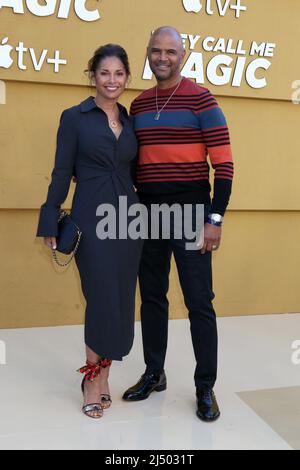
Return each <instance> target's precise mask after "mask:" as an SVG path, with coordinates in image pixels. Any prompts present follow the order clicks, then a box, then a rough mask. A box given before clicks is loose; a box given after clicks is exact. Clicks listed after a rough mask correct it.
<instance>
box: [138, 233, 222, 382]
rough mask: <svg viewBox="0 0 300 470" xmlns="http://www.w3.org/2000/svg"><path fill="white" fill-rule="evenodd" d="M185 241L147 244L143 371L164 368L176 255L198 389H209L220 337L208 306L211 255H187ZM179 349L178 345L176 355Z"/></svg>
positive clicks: (142, 284)
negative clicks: (168, 295)
mask: <svg viewBox="0 0 300 470" xmlns="http://www.w3.org/2000/svg"><path fill="white" fill-rule="evenodd" d="M185 243H186V240H185V239H184V238H183V239H181V240H176V239H172V238H171V239H170V240H162V239H160V240H151V239H148V240H145V243H144V249H143V254H142V260H141V266H140V275H139V283H140V290H141V298H142V307H141V320H142V334H143V347H144V359H145V363H146V372H147V373H153V374H160V373H161V371H162V370H163V369H164V363H165V356H166V350H167V341H168V307H169V303H168V299H167V292H168V289H169V273H170V261H171V256H172V253H173V254H174V257H175V261H176V265H177V269H178V274H179V280H180V285H181V289H182V292H183V295H184V300H185V305H186V307H187V309H188V311H189V319H190V325H191V335H192V342H193V348H194V353H195V358H196V362H197V366H196V370H195V376H194V378H195V385H196V387H201V386H207V387H213V386H214V384H215V381H216V376H217V349H218V334H217V323H216V314H215V311H214V308H213V305H212V300H213V298H214V293H213V291H212V270H211V252H207V253H205V254H203V255H202V254H201V253H200V250H197V251H196V250H195V251H194V250H193V251H187V250H186V247H185ZM179 354H181V352H180V345H178V355H179Z"/></svg>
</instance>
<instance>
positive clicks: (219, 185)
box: [130, 78, 233, 215]
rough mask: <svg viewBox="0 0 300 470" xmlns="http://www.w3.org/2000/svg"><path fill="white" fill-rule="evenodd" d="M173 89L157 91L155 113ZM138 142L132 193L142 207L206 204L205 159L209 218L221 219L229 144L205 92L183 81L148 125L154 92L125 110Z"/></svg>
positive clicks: (227, 190) (219, 114) (226, 196)
mask: <svg viewBox="0 0 300 470" xmlns="http://www.w3.org/2000/svg"><path fill="white" fill-rule="evenodd" d="M175 88H176V87H174V88H171V89H168V90H158V109H161V108H162V106H163V105H164V104H165V103H166V101H167V100H168V97H169V96H170V95H171V94H172V92H173V91H174V90H175ZM130 112H131V115H132V116H133V117H134V128H135V132H136V135H137V138H138V142H139V158H138V165H137V189H138V193H139V195H140V198H141V201H142V202H145V203H147V202H148V203H164V202H167V203H175V202H179V203H200V204H201V203H209V202H210V192H211V187H210V183H209V168H210V167H209V164H208V161H207V157H208V156H209V159H210V162H211V164H212V167H213V169H214V170H215V174H214V196H213V200H212V208H211V212H213V213H218V214H221V215H223V214H224V213H225V210H226V207H227V205H228V202H229V197H230V194H231V186H232V178H233V161H232V153H231V147H230V138H229V132H228V127H227V124H226V120H225V117H224V115H223V113H222V111H221V109H220V108H219V106H218V104H217V102H216V100H215V98H214V97H213V96H212V94H211V93H210V92H209V90H207V89H206V88H203V87H200V86H199V85H196V84H195V83H193V82H192V81H191V80H189V79H187V78H183V79H182V82H181V84H180V86H179V88H178V90H177V91H176V93H175V95H174V96H173V97H172V98H171V100H170V101H169V103H168V104H167V105H166V107H165V108H164V110H163V111H162V113H161V116H160V119H159V120H158V121H156V120H155V119H154V117H155V115H156V113H157V109H156V87H154V88H151V89H150V90H147V91H145V92H143V93H142V94H141V95H140V96H138V97H137V98H136V99H135V100H134V101H133V103H132V105H131V111H130Z"/></svg>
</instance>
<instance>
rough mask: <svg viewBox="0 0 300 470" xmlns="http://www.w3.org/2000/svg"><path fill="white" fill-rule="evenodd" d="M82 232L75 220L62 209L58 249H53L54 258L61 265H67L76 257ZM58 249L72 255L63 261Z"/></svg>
mask: <svg viewBox="0 0 300 470" xmlns="http://www.w3.org/2000/svg"><path fill="white" fill-rule="evenodd" d="M81 235H82V232H81V230H80V228H79V227H78V226H77V225H76V224H75V222H74V220H72V218H71V217H70V215H69V214H68V213H67V212H65V211H64V210H61V211H60V214H59V219H58V233H57V237H56V249H55V250H54V249H52V254H53V259H54V261H55V262H56V264H58V265H59V266H67V265H68V264H70V263H71V261H72V259H73V258H74V256H75V254H76V252H77V250H78V247H79V242H80V239H81ZM57 251H59V252H60V253H63V254H65V255H70V254H71V257H70V258H69V259H68V261H67V262H62V261H60V260H59V259H58V257H57V253H56V252H57Z"/></svg>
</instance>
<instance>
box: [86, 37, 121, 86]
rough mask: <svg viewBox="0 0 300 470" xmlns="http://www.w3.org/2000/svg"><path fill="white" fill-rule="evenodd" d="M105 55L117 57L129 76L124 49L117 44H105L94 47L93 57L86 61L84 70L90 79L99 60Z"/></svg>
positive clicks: (104, 57)
mask: <svg viewBox="0 0 300 470" xmlns="http://www.w3.org/2000/svg"><path fill="white" fill-rule="evenodd" d="M107 57H117V58H118V59H120V61H121V62H122V64H123V65H124V68H125V71H126V74H127V75H128V77H129V76H130V66H129V60H128V55H127V52H126V51H125V49H123V47H121V46H119V45H118V44H105V45H104V46H100V47H98V49H96V51H95V52H94V55H93V57H91V58H90V60H89V61H88V68H87V70H85V73H87V74H88V77H89V79H90V80H91V76H92V73H95V72H96V70H97V68H98V66H99V64H100V63H101V61H102V60H103V59H106V58H107Z"/></svg>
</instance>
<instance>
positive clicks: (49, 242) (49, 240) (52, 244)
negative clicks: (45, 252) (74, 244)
mask: <svg viewBox="0 0 300 470" xmlns="http://www.w3.org/2000/svg"><path fill="white" fill-rule="evenodd" d="M44 243H45V245H46V246H47V247H48V248H51V249H52V248H53V249H54V250H55V249H56V238H55V237H44Z"/></svg>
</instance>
